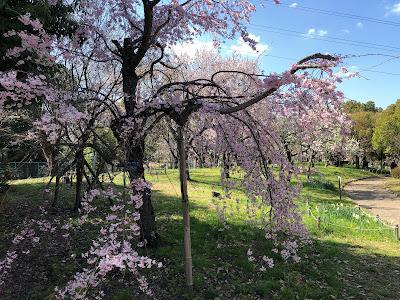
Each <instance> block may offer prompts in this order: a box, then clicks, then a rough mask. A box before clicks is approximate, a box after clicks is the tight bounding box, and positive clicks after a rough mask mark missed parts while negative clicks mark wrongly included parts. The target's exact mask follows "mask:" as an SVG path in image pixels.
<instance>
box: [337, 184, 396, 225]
mask: <svg viewBox="0 0 400 300" xmlns="http://www.w3.org/2000/svg"><path fill="white" fill-rule="evenodd" d="M387 180H388V178H378V177H375V178H368V179H363V180H358V181H354V182H351V183H349V184H347V185H346V186H345V187H344V191H345V194H346V195H347V196H348V197H349V198H351V199H353V200H354V201H355V202H356V203H357V204H360V205H361V207H362V208H364V209H366V210H368V211H369V213H370V214H372V215H379V217H380V218H381V219H383V220H386V221H388V222H392V220H394V221H395V224H400V198H399V197H397V196H396V195H394V194H392V193H391V192H389V191H388V190H387V189H386V188H385V186H384V183H385V181H387Z"/></svg>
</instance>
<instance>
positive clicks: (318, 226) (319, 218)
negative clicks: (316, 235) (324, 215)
mask: <svg viewBox="0 0 400 300" xmlns="http://www.w3.org/2000/svg"><path fill="white" fill-rule="evenodd" d="M317 228H318V230H320V228H321V217H318V218H317Z"/></svg>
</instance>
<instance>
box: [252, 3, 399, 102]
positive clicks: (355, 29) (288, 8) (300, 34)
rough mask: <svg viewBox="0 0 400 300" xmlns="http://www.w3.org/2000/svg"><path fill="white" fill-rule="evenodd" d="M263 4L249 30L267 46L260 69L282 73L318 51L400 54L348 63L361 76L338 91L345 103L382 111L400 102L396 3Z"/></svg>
mask: <svg viewBox="0 0 400 300" xmlns="http://www.w3.org/2000/svg"><path fill="white" fill-rule="evenodd" d="M261 3H265V4H264V6H265V8H264V9H259V10H258V12H257V13H256V15H255V16H254V17H253V19H252V21H251V24H250V25H249V31H250V32H251V33H252V34H254V35H255V36H259V37H260V41H259V43H260V44H265V45H266V46H268V50H267V51H266V52H264V55H263V56H261V57H260V62H261V68H262V69H264V70H265V71H282V70H284V69H286V68H287V67H288V66H289V65H290V64H291V63H293V62H295V61H296V60H298V59H300V58H302V57H304V56H307V55H309V54H312V53H316V52H321V53H326V52H329V53H340V54H344V55H365V54H385V55H391V56H399V58H394V59H393V58H392V57H390V56H365V57H359V58H351V59H347V60H346V65H347V67H348V69H349V70H358V71H360V75H362V76H363V78H352V79H350V80H345V81H344V83H343V84H341V85H340V86H339V89H341V90H342V91H343V92H344V93H345V96H346V97H347V98H349V99H352V100H357V101H361V102H366V101H369V100H372V101H374V102H375V104H376V105H377V106H380V107H382V108H386V107H387V106H388V105H390V104H392V103H395V102H396V100H397V99H399V98H400V88H399V86H400V1H399V0H396V1H389V0H364V1H361V0H358V1H355V0H320V1H315V0H298V1H290V0H283V1H281V4H280V5H273V2H272V1H265V2H263V1H262V2H261ZM276 56H279V57H282V58H278V57H276ZM366 69H367V70H366ZM362 70H365V71H362ZM382 72H383V73H382ZM386 73H390V74H386Z"/></svg>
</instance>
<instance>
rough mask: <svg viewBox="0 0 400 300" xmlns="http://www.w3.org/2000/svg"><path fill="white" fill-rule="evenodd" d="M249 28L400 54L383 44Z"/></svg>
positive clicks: (258, 27)
mask: <svg viewBox="0 0 400 300" xmlns="http://www.w3.org/2000/svg"><path fill="white" fill-rule="evenodd" d="M249 27H250V28H253V29H258V30H260V31H266V32H272V33H279V34H284V35H290V36H296V37H303V38H309V39H314V40H321V41H326V42H331V43H338V44H347V45H350V46H357V47H362V48H371V49H377V50H384V51H393V52H399V53H400V47H394V46H388V45H381V44H375V43H368V42H362V41H355V40H350V39H342V38H334V37H329V36H318V35H315V34H314V35H308V34H306V33H303V32H300V31H295V30H289V29H284V28H278V27H272V26H266V25H259V24H251V23H250V24H249Z"/></svg>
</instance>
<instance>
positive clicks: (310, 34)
mask: <svg viewBox="0 0 400 300" xmlns="http://www.w3.org/2000/svg"><path fill="white" fill-rule="evenodd" d="M327 33H328V31H327V30H318V31H316V30H315V29H314V28H311V29H308V31H307V34H306V36H307V37H314V36H325V35H326V34H327Z"/></svg>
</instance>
